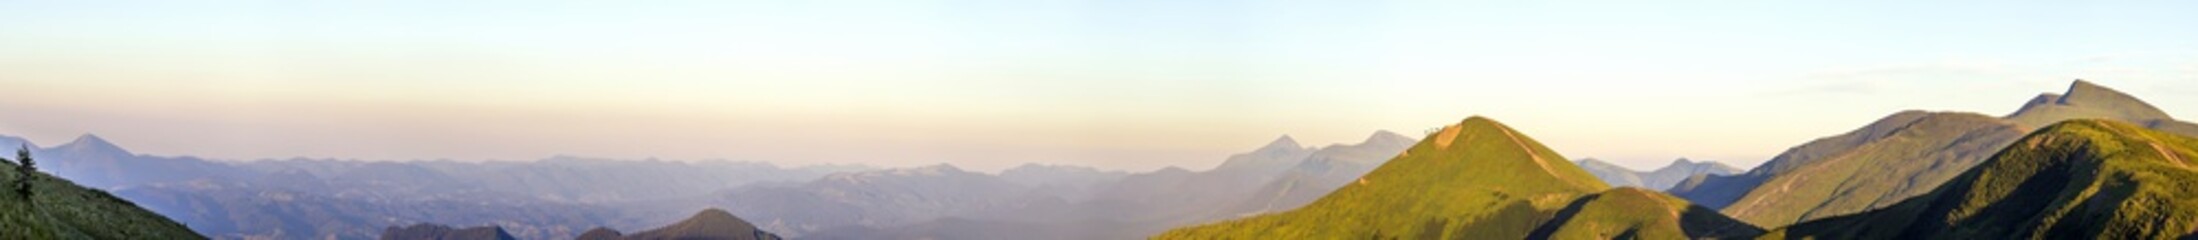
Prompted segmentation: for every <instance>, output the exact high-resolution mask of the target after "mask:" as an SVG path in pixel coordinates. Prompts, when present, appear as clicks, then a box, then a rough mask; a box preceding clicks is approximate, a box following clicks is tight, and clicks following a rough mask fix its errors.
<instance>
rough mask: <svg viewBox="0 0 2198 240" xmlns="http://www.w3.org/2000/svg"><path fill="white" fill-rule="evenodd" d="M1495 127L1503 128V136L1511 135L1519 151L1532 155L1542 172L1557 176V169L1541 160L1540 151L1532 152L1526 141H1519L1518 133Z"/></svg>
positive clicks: (1512, 141) (1532, 149)
mask: <svg viewBox="0 0 2198 240" xmlns="http://www.w3.org/2000/svg"><path fill="white" fill-rule="evenodd" d="M1496 129H1498V130H1503V135H1504V136H1505V137H1511V144H1516V145H1518V146H1519V151H1525V152H1526V156H1527V157H1532V158H1534V165H1536V166H1541V167H1542V172H1544V173H1549V176H1552V177H1555V176H1557V171H1556V170H1552V169H1551V168H1549V161H1545V160H1542V154H1541V153H1536V152H1534V148H1530V147H1526V141H1520V140H1519V135H1518V134H1513V133H1511V129H1509V128H1496ZM1566 182H1568V183H1571V184H1572V185H1575V186H1578V185H1579V183H1572V182H1571V181H1566ZM1580 187H1586V186H1580Z"/></svg>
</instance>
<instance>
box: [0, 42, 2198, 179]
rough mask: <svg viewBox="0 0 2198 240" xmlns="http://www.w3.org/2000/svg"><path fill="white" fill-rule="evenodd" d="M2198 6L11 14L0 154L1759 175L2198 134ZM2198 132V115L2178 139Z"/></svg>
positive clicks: (0, 47) (1, 58) (0, 64)
mask: <svg viewBox="0 0 2198 240" xmlns="http://www.w3.org/2000/svg"><path fill="white" fill-rule="evenodd" d="M2190 9H2198V2H2191V1H1949V2H1939V3H1914V2H1913V1H1842V2H1839V3H1793V2H1787V1H1669V2H1656V3H1643V2H1639V1H1587V2H1574V1H1566V2H1562V3H1557V2H1551V1H1290V0H1284V1H1227V0H1224V1H1147V0H1115V1H1053V0H1016V1H976V0H971V1H962V0H895V1H836V0H809V1H692V2H687V1H646V2H638V3H623V2H622V3H586V2H583V3H557V2H544V1H468V2H456V3H454V2H447V1H366V2H321V1H221V2H216V3H204V2H189V3H186V2H183V1H96V2H94V1H9V0H0V99H5V100H0V135H13V136H22V137H26V138H29V139H31V140H32V141H34V142H38V143H43V144H46V145H54V144H59V143H62V142H66V141H69V140H70V139H73V138H75V137H76V136H78V135H82V134H86V133H94V134H98V135H99V136H102V137H103V138H105V139H108V140H111V141H114V142H116V143H118V144H120V145H122V146H124V147H127V148H130V149H131V150H134V151H136V152H138V153H144V154H154V155H191V156H200V157H209V158H217V159H228V160H253V159H269V158H291V157H309V158H342V159H364V160H420V159H455V160H468V161H476V160H530V159H540V158H545V157H549V156H554V155H577V156H591V157H609V158H625V159H641V158H660V159H674V160H710V159H729V160H746V161H764V162H773V163H779V164H784V165H808V164H825V163H856V164H868V165H874V166H885V167H898V166H915V165H928V164H937V163H951V164H955V165H957V166H961V167H963V168H965V169H973V170H985V171H996V170H998V169H1004V168H1008V167H1012V166H1015V165H1019V164H1022V163H1052V164H1072V165H1090V166H1097V167H1101V168H1108V169H1125V170H1135V171H1143V170H1152V169H1157V168H1161V167H1166V166H1181V167H1184V168H1190V169H1205V168H1211V167H1212V166H1214V165H1217V164H1219V163H1220V161H1221V160H1222V159H1224V158H1226V157H1227V156H1228V155H1230V154H1235V153H1241V152H1247V151H1250V150H1251V149H1253V148H1256V147H1259V146H1261V145H1264V144H1265V143H1267V142H1268V141H1271V140H1273V139H1275V138H1277V137H1279V136H1282V135H1289V136H1291V137H1293V138H1295V139H1297V140H1298V141H1300V142H1304V143H1307V144H1309V145H1328V144H1337V143H1345V144H1347V143H1357V142H1359V141H1361V140H1364V139H1365V138H1366V137H1367V136H1368V135H1369V134H1371V133H1372V132H1374V131H1376V130H1389V131H1394V132H1398V133H1403V134H1406V135H1411V136H1415V137H1417V136H1421V135H1422V134H1424V131H1425V130H1427V129H1431V128H1435V127H1439V126H1442V125H1446V124H1451V123H1455V122H1457V121H1459V120H1461V119H1464V118H1466V117H1469V116H1475V115H1480V116H1488V117H1491V118H1494V119H1497V120H1499V121H1502V122H1504V123H1506V124H1508V125H1511V126H1512V127H1514V128H1517V129H1519V130H1520V131H1522V132H1523V133H1526V134H1528V135H1530V136H1532V137H1535V138H1537V139H1539V140H1540V141H1541V142H1543V143H1545V144H1547V145H1549V146H1551V147H1552V148H1554V149H1556V150H1557V151H1559V152H1560V153H1563V154H1564V155H1565V156H1566V157H1570V158H1587V157H1594V158H1599V159H1604V160H1608V161H1612V162H1616V163H1619V164H1621V165H1625V166H1629V167H1635V168H1644V169H1645V168H1653V167H1655V166H1658V165H1661V164H1664V163H1667V162H1669V161H1671V160H1672V159H1675V158H1680V157H1686V158H1692V159H1697V160H1712V161H1721V162H1727V163H1729V164H1733V165H1737V166H1753V165H1755V164H1758V163H1760V162H1762V161H1764V160H1767V159H1769V158H1770V157H1771V156H1773V155H1776V154H1778V153H1779V152H1780V151H1783V150H1785V149H1786V148H1789V147H1792V146H1794V145H1798V144H1801V143H1803V142H1806V141H1808V140H1811V139H1815V138H1819V137H1826V136H1831V135H1836V134H1839V133H1843V132H1846V131H1849V130H1852V129H1854V128H1858V127H1861V126H1862V125H1864V124H1867V123H1869V122H1870V121H1872V120H1875V119H1877V118H1879V117H1883V116H1885V115H1890V114H1892V113H1894V112H1898V111H1901V110H1907V109H1923V110H1944V111H1966V112H1979V113H1984V114H1990V115H2002V114H2006V113H2009V112H2012V111H2014V110H2015V108H2016V107H2019V106H2020V105H2021V103H2022V102H2023V101H2025V100H2028V99H2029V98H2030V97H2032V96H2035V95H2036V94H2039V93H2043V92H2059V91H2062V90H2064V89H2065V88H2066V87H2067V85H2068V84H2069V82H2070V81H2071V80H2073V79H2078V78H2081V79H2087V80H2090V81H2093V82H2097V83H2100V84H2102V85H2105V86H2109V87H2113V88H2117V89H2119V90H2123V91H2125V92H2128V93H2131V94H2133V95H2136V96H2138V97H2140V98H2143V99H2145V100H2147V101H2149V102H2151V103H2152V104H2154V105H2157V106H2160V107H2161V108H2163V109H2165V110H2166V111H2168V113H2169V114H2171V115H2175V116H2185V117H2193V116H2198V41H2192V40H2193V39H2198V27H2191V26H2198V14H2188V10H2190ZM2193 118H2198V117H2193Z"/></svg>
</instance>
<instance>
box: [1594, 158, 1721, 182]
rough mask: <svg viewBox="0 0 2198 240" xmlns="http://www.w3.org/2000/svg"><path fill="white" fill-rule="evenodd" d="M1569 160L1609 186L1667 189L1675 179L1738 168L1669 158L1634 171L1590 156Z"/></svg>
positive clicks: (1715, 173) (1719, 172)
mask: <svg viewBox="0 0 2198 240" xmlns="http://www.w3.org/2000/svg"><path fill="white" fill-rule="evenodd" d="M1573 163H1574V164H1579V165H1580V168H1581V169H1586V170H1587V172H1588V173H1589V174H1595V178H1597V179H1602V180H1603V183H1608V184H1610V185H1611V186H1623V187H1639V188H1647V189H1669V188H1671V186H1675V185H1679V182H1683V181H1686V180H1687V178H1690V177H1694V176H1695V175H1710V176H1725V175H1733V174H1735V173H1740V171H1742V170H1740V169H1739V168H1734V167H1732V166H1729V165H1725V164H1724V163H1718V162H1710V161H1702V162H1696V161H1694V160H1691V159H1686V158H1680V159H1679V160H1672V161H1671V164H1667V165H1664V167H1660V168H1656V170H1652V171H1646V172H1643V171H1634V170H1633V169H1629V168H1626V167H1624V166H1618V165H1617V164H1611V163H1609V162H1603V160H1599V159H1594V158H1586V159H1580V160H1579V161H1573Z"/></svg>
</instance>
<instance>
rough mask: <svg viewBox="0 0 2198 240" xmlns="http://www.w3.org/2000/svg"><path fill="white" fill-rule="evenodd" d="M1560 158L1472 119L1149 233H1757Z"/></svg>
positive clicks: (1269, 236) (1414, 235)
mask: <svg viewBox="0 0 2198 240" xmlns="http://www.w3.org/2000/svg"><path fill="white" fill-rule="evenodd" d="M1564 159H1565V158H1564V157H1563V156H1561V155H1558V154H1557V153H1556V152H1555V151H1551V150H1550V149H1548V148H1547V147H1544V146H1542V145H1541V144H1540V143H1539V142H1536V141H1534V140H1533V139H1532V138H1529V137H1527V136H1526V135H1524V134H1520V133H1517V132H1516V131H1514V130H1512V129H1511V128H1510V127H1506V126H1504V125H1502V124H1500V123H1497V122H1496V121H1494V120H1490V119H1487V118H1483V117H1473V118H1468V119H1466V120H1464V121H1462V122H1460V123H1458V124H1456V125H1451V126H1448V127H1444V128H1443V129H1442V130H1440V131H1439V132H1436V133H1433V134H1431V135H1429V136H1428V137H1427V138H1426V139H1425V140H1421V141H1420V142H1419V143H1418V144H1416V145H1413V146H1412V147H1411V148H1410V149H1408V150H1405V151H1404V152H1403V153H1401V154H1399V155H1397V156H1396V157H1395V158H1394V159H1391V160H1390V161H1388V162H1387V163H1385V164H1382V165H1381V167H1379V168H1376V169H1374V170H1373V171H1372V172H1370V173H1367V174H1366V175H1365V176H1363V177H1360V178H1358V179H1357V180H1356V181H1354V182H1353V183H1351V184H1350V185H1347V186H1344V187H1343V188H1341V189H1337V190H1336V191H1335V192H1334V193H1330V194H1328V195H1327V196H1325V197H1322V198H1320V199H1319V200H1317V201H1314V202H1313V203H1312V204H1310V205H1307V206H1305V207H1303V208H1299V209H1296V210H1291V211H1287V212H1281V213H1275V214H1268V215H1260V216H1254V217H1250V218H1245V219H1238V220H1230V221H1226V222H1221V223H1215V224H1208V225H1202V226H1195V227H1189V228H1181V229H1176V230H1172V231H1168V232H1166V233H1162V234H1160V235H1159V236H1157V237H1156V238H1160V239H1341V238H1376V239H1385V238H1488V239H1515V238H1529V237H1538V238H1550V237H1565V238H1571V237H1592V238H1615V237H1628V236H1631V237H1649V238H1700V237H1731V236H1749V235H1753V234H1756V233H1758V232H1760V231H1761V230H1760V229H1757V228H1755V227H1753V226H1750V225H1748V224H1745V223H1740V222H1738V221H1734V220H1732V219H1729V218H1725V217H1723V216H1721V215H1718V214H1716V213H1714V212H1712V211H1710V210H1708V209H1706V208H1701V207H1696V206H1693V205H1692V204H1691V203H1687V201H1684V200H1680V199H1678V198H1676V197H1671V196H1667V195H1663V194H1661V193H1657V192H1655V191H1649V190H1641V189H1630V188H1621V189H1617V190H1612V189H1611V188H1610V187H1609V186H1608V185H1606V184H1604V183H1603V182H1602V181H1599V180H1597V179H1596V178H1595V177H1594V176H1593V175H1591V174H1589V173H1587V171H1585V170H1582V169H1580V168H1579V167H1577V166H1574V165H1573V164H1572V163H1571V162H1567V161H1565V160H1564ZM1644 212H1646V213H1659V214H1640V213H1644Z"/></svg>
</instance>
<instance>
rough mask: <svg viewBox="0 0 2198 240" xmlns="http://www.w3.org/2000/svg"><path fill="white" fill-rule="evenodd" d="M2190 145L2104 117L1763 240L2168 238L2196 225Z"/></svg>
mask: <svg viewBox="0 0 2198 240" xmlns="http://www.w3.org/2000/svg"><path fill="white" fill-rule="evenodd" d="M2194 158H2198V139H2192V138H2190V137H2186V136H2179V135H2176V134H2170V133H2165V132H2160V131H2154V130H2147V129H2144V128H2143V127H2141V126H2139V125H2135V124H2131V123H2126V122H2121V121H2109V120H2073V121H2066V122H2062V123H2059V124H2055V125H2052V126H2050V127H2047V128H2045V129H2043V130H2039V131H2037V132H2034V133H2031V134H2030V135H2029V136H2027V137H2024V138H2023V139H2022V140H2020V141H2017V142H2016V144H2014V145H2013V146H2010V147H2008V148H2007V149H2006V150H2003V151H2000V152H1999V153H1998V154H1997V155H1994V156H1993V157H1992V158H1991V160H1987V161H1986V162H1984V163H1983V164H1981V165H1978V166H1977V167H1976V168H1974V169H1970V170H1969V171H1967V172H1964V173H1962V174H1961V175H1960V176H1959V177H1956V178H1955V179H1954V180H1952V181H1950V182H1947V184H1944V185H1942V186H1940V187H1939V188H1937V189H1935V190H1932V191H1931V192H1929V193H1928V194H1925V195H1923V196H1920V197H1917V198H1913V199H1908V200H1905V201H1901V202H1900V203H1898V204H1895V205H1893V206H1891V207H1887V208H1884V209H1880V210H1874V211H1869V212H1865V213H1861V214H1856V215H1849V216H1840V217H1833V218H1827V219H1824V220H1819V221H1811V222H1805V223H1801V224H1796V225H1794V226H1791V227H1789V228H1785V229H1779V230H1776V231H1774V232H1772V233H1771V234H1768V235H1765V236H1764V238H1824V239H2170V238H2188V237H2191V233H2192V232H2193V231H2194V230H2198V229H2194V228H2198V184H2193V183H2192V182H2191V181H2190V180H2191V179H2198V170H2194V169H2193V168H2192V164H2198V163H2193V162H2191V161H2192V160H2198V159H2194Z"/></svg>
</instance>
